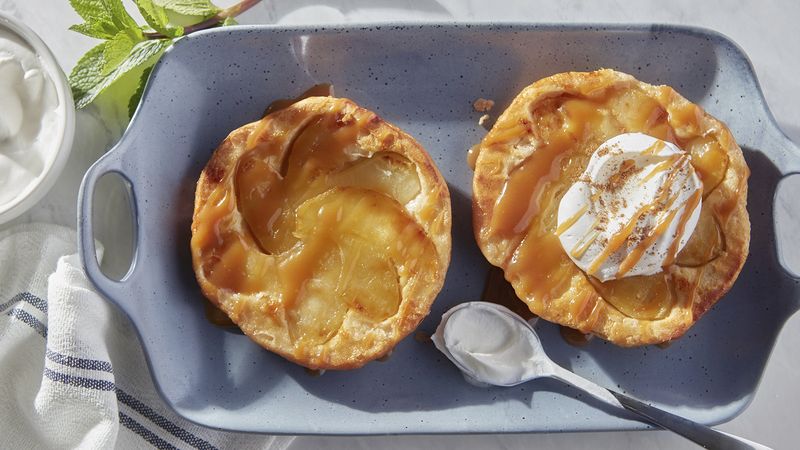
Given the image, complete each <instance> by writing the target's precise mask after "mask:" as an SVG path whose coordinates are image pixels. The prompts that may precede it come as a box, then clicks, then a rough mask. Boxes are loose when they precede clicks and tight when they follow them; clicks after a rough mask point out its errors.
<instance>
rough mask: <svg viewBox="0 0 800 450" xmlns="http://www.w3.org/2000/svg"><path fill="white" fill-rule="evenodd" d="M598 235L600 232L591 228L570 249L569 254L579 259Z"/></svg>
mask: <svg viewBox="0 0 800 450" xmlns="http://www.w3.org/2000/svg"><path fill="white" fill-rule="evenodd" d="M599 235H600V232H599V231H597V230H593V231H590V232H589V233H586V235H585V236H584V237H583V239H581V240H580V241H578V243H577V244H576V245H575V247H574V248H573V249H572V250H571V251H570V254H571V255H572V256H573V257H574V258H576V259H581V258H582V257H583V255H584V253H586V250H589V247H591V246H592V243H594V241H595V240H596V239H597V236H599Z"/></svg>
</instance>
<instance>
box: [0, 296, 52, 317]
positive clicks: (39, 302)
mask: <svg viewBox="0 0 800 450" xmlns="http://www.w3.org/2000/svg"><path fill="white" fill-rule="evenodd" d="M19 302H28V303H30V304H31V305H33V306H34V307H35V308H36V309H38V310H39V311H41V312H43V313H45V314H47V300H44V299H41V298H39V297H37V296H35V295H33V294H31V293H30V292H20V293H19V294H17V295H15V296H14V297H12V298H11V300H9V301H7V302H5V303H3V304H2V305H0V311H5V310H6V309H8V308H10V307H11V306H12V305H14V304H16V303H19Z"/></svg>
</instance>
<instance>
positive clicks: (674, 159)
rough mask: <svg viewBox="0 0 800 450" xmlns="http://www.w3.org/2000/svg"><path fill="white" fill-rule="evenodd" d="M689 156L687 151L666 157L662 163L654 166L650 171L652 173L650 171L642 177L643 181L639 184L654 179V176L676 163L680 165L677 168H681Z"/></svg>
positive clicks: (640, 184) (641, 184)
mask: <svg viewBox="0 0 800 450" xmlns="http://www.w3.org/2000/svg"><path fill="white" fill-rule="evenodd" d="M687 157H688V155H687V154H686V153H684V154H675V155H672V156H670V157H669V158H667V159H665V160H664V161H661V162H660V163H658V164H656V165H655V167H653V169H652V170H651V171H650V173H648V174H647V175H646V176H645V177H644V178H642V181H640V182H639V186H643V185H644V184H645V183H647V182H648V181H650V180H652V179H653V177H654V176H656V175H658V174H659V173H661V172H663V171H665V170H667V169H669V168H670V167H672V166H674V165H676V164H677V165H678V168H677V169H676V170H680V169H681V168H683V165H684V164H685V163H686V160H687Z"/></svg>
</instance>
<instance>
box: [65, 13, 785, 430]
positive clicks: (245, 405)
mask: <svg viewBox="0 0 800 450" xmlns="http://www.w3.org/2000/svg"><path fill="white" fill-rule="evenodd" d="M599 67H611V68H615V69H619V70H622V71H625V72H629V73H631V74H633V75H635V76H636V77H638V78H640V79H642V80H644V81H647V82H650V83H666V84H669V85H672V86H673V87H675V88H676V89H678V90H679V91H680V92H682V93H683V94H684V95H685V96H686V97H688V98H689V99H690V100H693V101H695V102H699V103H700V104H701V105H702V106H703V107H705V108H706V109H707V110H708V111H709V112H710V113H711V114H713V115H715V116H717V117H719V118H720V119H722V120H724V121H725V122H727V123H728V124H729V125H730V128H731V130H732V131H733V133H734V135H735V136H736V138H737V139H738V141H739V143H740V144H741V145H742V147H743V149H744V152H745V157H746V159H747V161H748V164H749V165H750V168H751V170H752V178H751V182H750V197H749V211H750V215H751V219H752V223H753V232H752V244H751V245H752V250H751V254H750V257H749V259H748V262H747V264H746V265H745V268H744V271H743V272H742V274H741V276H740V277H739V280H738V281H737V282H736V285H735V286H734V288H733V290H732V291H731V292H730V293H729V294H728V295H727V296H726V297H725V298H724V299H723V300H722V301H721V302H720V303H719V304H718V305H717V306H716V307H715V308H714V309H713V310H712V311H710V312H709V313H708V314H707V316H706V317H704V318H703V320H701V321H700V322H699V323H698V324H697V326H695V327H694V328H692V329H691V330H690V331H689V333H688V334H687V336H685V337H684V338H682V339H680V340H679V341H677V342H676V343H674V344H673V345H672V346H670V347H669V348H666V349H660V348H656V347H646V348H639V349H622V348H617V347H615V346H613V345H610V344H606V343H604V342H602V341H600V340H594V341H592V342H591V343H590V344H589V345H588V346H586V347H584V348H575V347H571V346H569V345H567V344H565V343H564V341H563V340H562V339H561V338H560V337H559V334H558V330H557V328H556V327H555V326H553V325H551V324H547V323H541V322H540V324H539V325H538V329H539V331H540V332H541V336H542V341H543V343H544V345H545V348H546V349H547V351H548V353H549V354H550V355H551V356H552V357H553V358H554V359H555V360H556V361H558V362H560V363H561V364H563V365H564V366H566V367H569V368H571V369H572V370H574V371H575V372H577V373H579V374H581V375H584V376H586V377H587V378H590V379H592V380H594V381H597V382H598V383H600V384H603V385H606V386H609V387H613V388H616V389H619V390H621V391H624V392H627V393H629V394H631V395H633V396H635V397H638V398H640V399H644V400H646V401H649V402H653V403H654V404H655V405H657V406H659V407H662V408H664V409H667V410H670V411H672V412H676V413H678V414H682V415H685V416H687V417H689V418H691V419H694V420H698V421H700V422H704V423H718V422H722V421H725V420H728V419H730V418H732V417H733V416H735V415H736V414H737V413H739V412H740V411H742V409H743V408H744V407H745V406H746V405H747V404H748V402H749V401H750V399H751V398H752V396H753V392H754V390H755V388H756V385H757V384H758V381H759V378H760V377H761V374H762V371H763V369H764V365H765V363H766V360H767V357H768V356H769V353H770V350H771V349H772V346H773V343H774V341H775V338H776V336H777V334H778V332H779V330H780V328H781V326H782V324H783V323H784V321H785V320H786V319H787V317H788V316H789V315H791V314H792V313H793V312H794V311H795V310H796V309H797V308H798V299H800V295H799V294H800V292H798V290H799V289H798V284H797V283H796V282H795V281H794V280H793V279H792V278H790V277H789V276H788V275H786V274H785V271H783V270H782V269H781V267H780V265H779V263H778V261H779V259H778V257H777V252H776V244H775V232H774V226H773V198H774V196H775V190H776V186H778V181H779V180H780V179H781V178H782V177H783V175H784V174H786V173H789V172H793V171H797V170H798V168H800V156H799V155H800V153H799V152H798V150H797V148H796V147H795V146H794V145H793V144H791V143H790V142H789V141H788V140H787V139H786V138H785V136H784V135H783V134H782V133H781V132H780V131H779V130H778V128H777V127H776V126H775V124H774V121H773V119H772V116H771V115H770V113H769V111H768V109H767V107H766V105H765V104H764V99H763V96H762V94H761V92H760V90H759V87H758V83H757V81H756V78H755V75H754V74H753V70H752V67H751V65H750V63H749V62H748V60H747V57H746V56H745V55H744V54H743V53H742V51H741V50H740V49H739V48H738V47H737V46H736V45H735V44H733V43H732V42H730V41H729V40H727V39H726V38H725V37H723V36H720V35H719V34H716V33H713V32H708V31H704V30H698V29H692V28H679V27H671V26H640V25H636V26H579V25H519V24H517V25H496V26H495V25H476V24H473V25H467V24H461V25H436V24H426V25H400V26H393V25H382V26H363V27H362V26H347V27H334V28H313V27H301V28H281V27H269V26H257V27H237V28H233V29H228V28H226V29H223V30H214V31H208V32H201V33H196V34H193V35H191V36H189V37H187V38H184V39H181V40H180V41H179V42H177V44H176V45H175V46H174V47H173V48H172V49H170V50H169V51H168V52H167V53H166V54H165V55H164V57H163V59H162V60H161V61H160V63H159V64H158V66H157V67H156V68H155V70H154V71H153V74H152V77H151V79H150V82H149V84H148V86H147V89H146V92H145V94H144V99H143V102H142V104H141V105H140V107H139V110H138V112H137V113H136V116H135V117H134V119H133V121H132V123H131V125H130V127H129V128H128V130H127V132H126V133H125V135H124V136H123V138H122V139H121V141H120V142H119V144H117V146H116V147H115V148H114V149H113V150H112V151H110V152H109V153H108V154H107V155H105V156H104V157H103V158H102V159H100V160H99V161H98V162H97V163H96V164H95V165H94V166H93V167H92V168H91V169H90V170H89V171H88V172H87V174H86V178H85V179H84V182H83V186H82V188H81V193H80V199H81V205H80V206H81V214H80V217H79V227H80V236H81V250H82V256H83V261H84V265H85V269H86V271H87V274H88V275H89V277H90V278H91V279H92V281H93V282H94V284H95V285H96V286H97V288H98V289H99V290H100V291H102V292H103V293H104V294H105V295H106V296H107V297H108V298H109V299H110V300H111V301H113V302H114V303H115V304H117V305H118V306H119V307H120V308H121V309H122V310H124V311H125V313H127V314H128V316H130V318H131V320H132V322H133V323H134V325H135V326H136V329H137V330H138V333H139V336H140V338H141V341H142V344H143V345H144V349H145V352H146V354H147V357H148V361H149V364H150V369H151V371H152V374H153V377H154V379H155V382H156V385H157V386H158V388H159V390H160V391H161V394H162V395H163V397H164V399H165V400H166V402H167V403H168V404H169V405H171V406H172V407H173V408H174V409H175V410H176V411H177V412H178V413H179V414H181V415H182V416H184V417H186V418H187V419H189V420H192V421H194V422H197V423H200V424H203V425H207V426H211V427H217V428H224V429H230V430H242V431H254V432H264V433H292V434H297V433H326V434H351V433H353V434H374V433H465V432H534V431H562V430H610V429H633V428H644V427H645V425H643V424H641V423H639V422H636V421H632V420H630V417H629V416H627V415H621V414H619V413H615V412H613V411H608V410H605V409H598V405H597V404H596V403H594V402H592V401H590V400H587V399H585V398H580V395H579V394H578V393H577V391H575V390H573V389H571V388H569V387H566V386H562V385H560V384H558V383H557V382H554V381H548V380H541V381H535V382H532V383H529V384H526V385H522V386H518V387H514V388H504V389H501V388H495V389H480V388H476V387H473V386H470V385H469V384H467V383H466V382H464V381H463V379H462V378H461V376H460V374H459V373H458V372H457V370H456V369H455V368H454V367H453V366H452V365H451V364H450V363H449V362H448V361H447V360H446V359H445V358H444V357H442V355H440V354H439V353H438V352H437V351H436V349H435V348H434V347H433V345H431V344H430V343H422V342H417V341H416V340H414V339H412V338H409V339H406V340H405V341H404V342H402V343H401V344H400V345H399V346H398V347H397V349H396V351H395V352H394V354H393V355H392V357H391V358H390V359H389V360H388V361H386V362H374V363H370V364H368V365H367V366H366V367H364V368H362V369H360V370H356V371H349V372H328V373H326V374H325V375H323V376H321V377H312V376H309V375H308V374H307V373H306V372H305V371H304V370H303V369H302V368H301V367H299V366H296V365H294V364H291V363H288V362H286V361H284V360H283V359H281V358H279V357H277V356H275V355H273V354H271V353H269V352H267V351H265V350H263V349H261V348H260V347H258V346H257V345H255V344H253V343H252V342H251V341H250V340H249V339H248V338H246V337H244V336H242V335H240V334H236V333H233V332H230V331H226V330H225V329H222V328H217V327H214V326H212V325H210V324H209V323H208V322H207V321H206V319H205V316H204V312H203V297H202V295H201V293H200V290H199V288H198V286H197V283H196V282H195V279H194V275H193V273H192V269H191V262H190V254H189V239H190V232H189V224H190V222H191V214H192V202H193V198H194V186H195V181H196V180H197V177H198V175H199V173H200V170H201V169H202V167H203V166H204V165H205V163H206V161H207V160H208V158H209V156H210V154H211V152H212V151H213V149H214V148H215V147H216V145H217V144H218V143H219V142H220V141H221V140H222V139H223V138H224V137H225V136H226V135H227V133H228V132H229V131H230V130H232V129H234V128H237V127H238V126H240V125H242V124H244V123H246V122H249V121H252V120H255V119H257V118H259V117H260V115H261V112H262V111H263V110H264V107H265V105H267V104H268V103H269V102H271V101H272V100H275V99H276V98H284V97H290V96H293V95H297V94H299V93H300V92H302V91H303V90H305V89H306V88H308V87H309V86H311V85H313V84H316V83H321V82H331V83H333V84H334V86H335V87H336V90H337V94H338V95H340V96H345V97H349V98H352V99H353V100H355V101H356V102H358V103H359V104H361V105H363V106H364V107H366V108H369V109H372V110H375V111H377V112H378V113H379V114H381V115H382V116H383V117H384V118H385V119H387V120H388V121H391V122H393V123H395V124H397V125H398V126H400V127H401V128H403V129H405V130H406V131H408V132H409V133H410V134H411V135H413V136H415V137H416V138H417V139H419V141H420V142H421V143H422V144H423V145H424V146H425V148H426V149H428V151H429V152H430V153H431V154H432V155H433V157H434V159H435V160H436V162H437V164H438V165H439V167H440V169H441V171H442V173H443V174H444V176H445V178H447V181H448V182H449V184H450V190H451V193H452V203H453V214H454V220H453V222H454V227H453V242H454V249H453V262H452V264H451V266H450V270H449V272H448V275H447V281H446V284H445V287H444V290H443V291H442V292H441V294H440V295H439V297H438V299H437V300H436V302H435V304H434V306H433V310H432V312H431V315H430V316H429V317H428V318H427V319H426V320H425V321H424V322H423V323H422V325H421V326H420V329H421V330H423V331H427V332H432V331H433V330H434V328H435V326H436V324H437V322H438V320H439V317H440V315H441V313H442V312H443V311H445V310H446V309H448V308H450V307H451V306H453V305H454V304H457V303H460V302H463V301H467V300H474V299H477V298H478V297H479V296H480V293H481V291H482V288H483V280H484V279H485V275H486V272H487V267H488V266H487V263H486V262H485V261H484V259H483V257H482V256H481V254H480V252H479V250H478V248H477V246H476V244H475V241H474V239H473V235H472V227H471V212H470V208H471V204H470V195H471V192H470V191H471V188H470V185H471V183H470V180H471V176H472V173H471V171H470V170H469V169H468V167H467V164H466V158H465V157H466V151H467V149H468V148H469V147H470V146H471V145H473V144H474V143H476V142H478V141H479V140H480V139H481V137H482V136H483V134H484V131H483V130H482V129H481V128H480V127H478V126H477V121H478V117H479V116H480V113H476V112H475V111H473V110H472V106H471V104H472V101H473V100H474V99H476V98H478V97H485V98H491V99H494V100H495V101H496V102H497V106H496V109H495V110H494V111H493V112H494V113H498V112H499V111H502V109H503V108H505V106H507V105H508V103H509V102H510V100H511V99H512V98H513V97H514V96H515V95H516V94H517V92H519V90H520V89H521V88H522V87H524V86H526V85H528V84H529V83H531V82H533V81H535V80H537V79H539V78H541V77H544V76H547V75H551V74H553V73H556V72H562V71H568V70H592V69H596V68H599ZM109 171H113V172H117V173H121V174H122V175H123V176H124V178H126V179H127V180H129V181H130V183H131V185H132V192H133V194H134V195H133V197H134V199H135V201H134V204H135V210H136V216H137V225H138V233H137V236H136V243H137V252H136V257H135V261H134V264H133V265H132V268H131V270H130V272H129V273H128V275H127V276H126V277H125V278H124V279H123V280H122V281H121V282H115V281H111V280H109V279H107V278H105V277H104V276H103V275H102V273H101V272H100V270H99V268H98V267H97V263H96V261H95V260H94V258H93V257H91V256H90V255H93V254H94V252H93V250H94V247H93V246H94V243H93V240H92V239H91V236H92V224H91V221H90V220H88V218H89V217H91V197H92V195H91V194H92V192H93V189H94V184H95V182H96V181H97V179H98V178H99V177H100V176H101V175H102V174H104V173H106V172H109Z"/></svg>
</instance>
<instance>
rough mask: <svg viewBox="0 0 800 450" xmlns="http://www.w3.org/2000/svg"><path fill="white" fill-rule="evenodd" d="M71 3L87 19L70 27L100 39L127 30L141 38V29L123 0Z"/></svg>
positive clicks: (80, 0)
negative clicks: (126, 8) (123, 3)
mask: <svg viewBox="0 0 800 450" xmlns="http://www.w3.org/2000/svg"><path fill="white" fill-rule="evenodd" d="M69 3H70V5H72V8H73V9H75V12H77V13H78V15H79V16H81V17H82V18H83V20H85V21H86V23H84V24H80V25H74V26H72V27H70V29H72V30H74V31H77V32H78V33H83V34H86V35H88V36H91V37H97V38H100V39H110V38H112V37H114V36H115V35H116V34H117V33H119V32H120V31H126V32H127V33H128V34H130V35H131V37H132V38H139V39H141V35H142V33H141V30H139V26H138V25H137V24H136V21H134V20H133V18H132V17H131V16H130V15H129V14H128V11H126V10H125V7H124V6H123V5H122V0H70V2H69Z"/></svg>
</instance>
